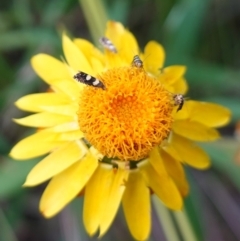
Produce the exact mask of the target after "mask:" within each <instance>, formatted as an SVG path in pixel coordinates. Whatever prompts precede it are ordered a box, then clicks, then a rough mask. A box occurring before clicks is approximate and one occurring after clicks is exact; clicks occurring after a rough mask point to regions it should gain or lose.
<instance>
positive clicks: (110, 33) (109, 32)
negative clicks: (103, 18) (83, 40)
mask: <svg viewBox="0 0 240 241" xmlns="http://www.w3.org/2000/svg"><path fill="white" fill-rule="evenodd" d="M124 32H125V28H124V26H123V25H122V24H121V23H120V22H115V21H108V22H107V29H106V32H105V35H106V37H107V38H109V39H110V40H111V41H112V43H113V44H114V45H115V47H116V48H117V50H119V48H120V42H121V37H122V35H123V34H124Z"/></svg>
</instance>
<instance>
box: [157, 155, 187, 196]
mask: <svg viewBox="0 0 240 241" xmlns="http://www.w3.org/2000/svg"><path fill="white" fill-rule="evenodd" d="M161 157H162V160H163V162H164V165H165V167H166V169H167V172H168V173H169V175H170V176H171V177H172V179H173V181H174V182H175V184H176V185H177V187H178V190H179V191H180V193H181V195H182V196H186V195H187V194H188V192H189V185H188V182H187V180H186V176H185V173H184V169H183V167H182V164H181V163H180V162H179V161H177V160H176V159H174V158H173V157H172V156H170V155H169V154H168V153H167V152H165V151H161Z"/></svg>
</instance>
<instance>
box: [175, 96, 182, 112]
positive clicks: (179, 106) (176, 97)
mask: <svg viewBox="0 0 240 241" xmlns="http://www.w3.org/2000/svg"><path fill="white" fill-rule="evenodd" d="M173 100H174V105H175V106H176V105H178V108H177V112H178V111H179V110H181V109H182V107H183V104H184V97H183V95H181V94H175V95H173Z"/></svg>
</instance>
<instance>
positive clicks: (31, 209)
mask: <svg viewBox="0 0 240 241" xmlns="http://www.w3.org/2000/svg"><path fill="white" fill-rule="evenodd" d="M89 1H90V2H92V3H94V2H96V1H97V0H89ZM103 3H104V6H105V8H106V12H107V14H108V16H109V19H112V20H117V21H121V22H122V23H123V24H124V25H125V26H126V27H127V28H128V29H130V30H131V31H132V32H133V33H134V34H135V36H136V37H137V39H138V41H139V45H140V46H141V47H142V48H143V47H144V45H145V44H146V43H147V42H148V41H149V40H151V39H154V40H157V41H159V42H161V43H162V44H163V46H164V47H165V49H166V51H167V62H166V65H170V64H183V65H186V66H187V67H188V71H187V74H186V78H187V80H188V83H189V92H188V93H187V97H189V98H190V99H197V100H204V101H212V102H216V103H220V104H222V105H224V106H226V107H228V108H229V109H230V110H231V111H232V122H231V123H230V124H229V125H228V126H227V127H224V128H222V129H221V132H222V134H223V136H224V138H222V139H221V140H220V141H218V142H216V143H210V144H206V145H204V146H203V147H204V148H205V149H206V150H207V151H208V153H209V154H210V156H211V159H212V162H213V165H212V168H211V169H209V170H207V171H204V172H201V171H196V170H193V169H190V168H186V170H187V174H188V179H189V181H190V185H191V192H190V195H189V197H188V198H187V199H186V202H185V204H186V212H187V214H188V217H189V220H190V223H191V225H192V228H193V231H194V233H195V235H196V238H197V240H198V241H201V240H204V241H212V240H218V241H224V240H228V241H237V240H240V228H239V225H240V168H239V164H240V154H239V150H240V141H239V140H240V137H239V136H238V139H239V140H237V138H236V135H234V133H235V132H236V129H235V126H236V123H237V122H238V121H240V97H239V93H240V1H239V0H153V1H150V0H148V1H147V0H105V1H103ZM88 17H90V18H91V16H89V15H88ZM62 31H67V32H68V34H69V35H70V36H75V37H81V38H86V39H89V40H92V39H91V35H90V32H89V29H88V26H87V22H86V19H85V17H84V13H83V11H82V8H81V6H80V5H79V2H78V1H77V0H61V1H60V0H52V1H47V0H38V1H30V0H10V1H9V0H1V2H0V86H1V88H0V112H1V114H0V153H1V159H0V241H78V240H79V241H80V240H83V241H87V240H97V237H94V238H89V237H88V235H87V234H86V232H85V230H84V228H83V224H82V218H81V216H82V211H81V210H82V208H81V207H82V199H81V198H79V199H78V200H75V201H74V202H73V203H72V204H71V205H69V206H68V207H67V208H65V209H64V210H63V211H62V212H61V213H60V214H58V215H57V216H56V217H54V218H52V219H50V220H46V219H44V218H43V217H42V216H41V214H40V213H39V211H38V202H39V200H40V196H41V194H42V192H43V190H44V187H45V185H41V186H39V187H35V188H32V189H27V188H22V187H21V185H22V184H23V182H24V180H25V177H26V175H27V173H28V172H29V170H30V169H31V168H32V167H33V166H34V165H35V163H36V162H37V161H38V160H34V161H26V162H17V161H13V160H11V159H10V158H9V157H8V153H9V151H10V149H11V147H12V146H13V145H14V144H15V143H16V142H17V141H18V140H20V139H21V138H22V137H23V136H26V135H29V133H30V132H31V131H30V130H29V129H27V128H25V127H22V126H18V125H16V124H14V123H13V122H12V120H11V119H12V118H18V117H22V116H24V115H26V113H23V112H22V111H19V110H17V108H16V107H14V104H13V103H14V102H15V101H16V100H17V99H18V98H19V97H21V96H23V95H25V94H28V93H37V92H41V91H45V90H46V86H45V85H44V83H43V82H42V81H40V79H39V78H38V77H37V76H36V74H35V73H34V72H33V70H32V69H31V66H30V62H29V60H30V58H31V56H33V55H35V54H37V53H39V52H44V53H48V54H51V55H53V56H55V57H57V58H60V56H61V55H62V50H61V33H62ZM99 37H100V36H99ZM152 214H153V215H152V219H153V225H152V232H151V236H150V237H149V240H152V241H155V240H161V241H165V240H167V239H166V236H165V235H164V231H163V230H162V228H161V224H160V222H161V220H159V217H158V215H157V212H156V210H155V209H154V208H153V210H152ZM169 215H170V219H171V220H172V222H173V224H174V226H175V228H176V229H177V230H178V232H179V239H178V240H176V241H184V235H182V234H181V228H180V227H179V224H178V223H177V216H176V215H175V214H172V213H169ZM102 240H104V241H108V240H115V241H120V240H125V241H128V240H129V241H131V240H133V239H132V237H131V235H130V234H129V231H128V229H127V226H126V223H125V220H124V216H123V214H122V212H121V211H120V212H119V214H118V216H117V218H116V220H115V221H114V224H113V226H112V228H111V229H110V231H109V232H108V233H107V235H106V236H104V237H103V238H102ZM168 241H169V240H168ZM170 241H174V240H170Z"/></svg>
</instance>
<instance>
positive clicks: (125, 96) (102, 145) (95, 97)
mask: <svg viewBox="0 0 240 241" xmlns="http://www.w3.org/2000/svg"><path fill="white" fill-rule="evenodd" d="M98 78H99V79H100V80H101V81H102V82H103V83H104V85H105V86H106V89H105V90H103V89H100V88H94V87H91V86H86V87H85V89H84V90H83V92H82V95H81V99H80V106H79V112H78V115H79V125H80V129H81V130H82V131H83V132H84V134H85V137H86V139H87V140H88V141H89V142H90V143H91V144H92V145H93V146H94V147H95V148H96V149H98V150H99V151H100V152H101V153H102V154H103V155H105V156H107V157H109V158H118V159H120V160H125V161H130V160H132V161H138V160H141V159H142V158H145V157H147V156H148V154H149V152H150V151H151V150H152V148H153V147H154V146H156V145H159V144H160V143H161V142H162V141H163V140H164V139H166V138H167V137H168V135H169V132H170V130H171V124H172V121H173V118H172V110H173V101H172V95H171V94H170V93H169V92H168V91H167V90H165V89H164V87H163V86H162V85H161V83H160V82H159V81H158V80H157V79H155V78H153V77H151V76H149V75H148V74H147V73H146V72H145V71H144V70H143V69H141V68H137V67H121V68H113V69H110V70H107V71H106V72H104V73H103V74H102V75H101V76H98Z"/></svg>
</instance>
